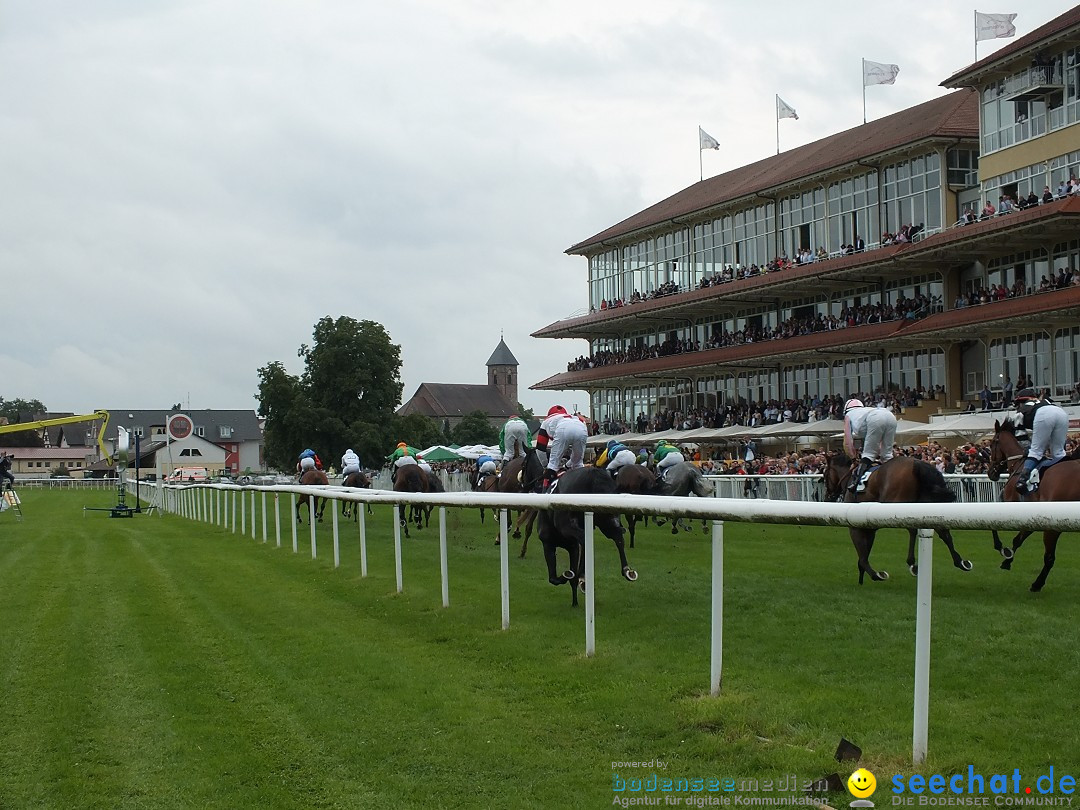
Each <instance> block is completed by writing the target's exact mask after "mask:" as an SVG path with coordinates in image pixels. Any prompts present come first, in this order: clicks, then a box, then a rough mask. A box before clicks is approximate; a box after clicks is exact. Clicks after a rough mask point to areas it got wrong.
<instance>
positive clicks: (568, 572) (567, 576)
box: [563, 569, 574, 582]
mask: <svg viewBox="0 0 1080 810" xmlns="http://www.w3.org/2000/svg"><path fill="white" fill-rule="evenodd" d="M573 578H574V572H573V571H571V570H570V569H567V570H565V571H563V579H565V580H566V581H567V582H569V581H570V580H572V579H573Z"/></svg>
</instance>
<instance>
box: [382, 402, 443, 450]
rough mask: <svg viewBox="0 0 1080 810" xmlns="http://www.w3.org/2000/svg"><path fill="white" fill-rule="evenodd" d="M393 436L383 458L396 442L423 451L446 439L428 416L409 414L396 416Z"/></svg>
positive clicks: (437, 425)
mask: <svg viewBox="0 0 1080 810" xmlns="http://www.w3.org/2000/svg"><path fill="white" fill-rule="evenodd" d="M393 430H394V435H393V438H392V439H391V441H390V442H388V444H387V448H386V450H385V451H384V452H383V455H384V456H385V455H386V454H387V453H389V452H390V451H392V450H393V449H394V445H396V444H397V443H398V442H405V444H407V445H409V446H410V447H415V448H416V449H417V450H424V449H425V448H428V447H431V446H432V445H433V444H444V443H445V442H446V437H445V436H444V435H443V433H442V431H441V430H439V423H438V422H436V421H435V420H434V419H432V418H431V417H430V416H424V415H423V414H420V413H410V414H409V415H408V416H396V417H394V422H393Z"/></svg>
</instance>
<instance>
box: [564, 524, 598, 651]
mask: <svg viewBox="0 0 1080 810" xmlns="http://www.w3.org/2000/svg"><path fill="white" fill-rule="evenodd" d="M593 540H594V538H593V513H592V512H586V513H585V571H584V574H585V655H586V657H588V658H592V657H593V656H594V655H596V577H595V576H594V575H593V556H594V555H593V551H594V550H595V549H594V543H593ZM570 567H571V568H573V567H574V561H573V560H571V561H570ZM582 573H583V572H581V571H575V572H574V576H576V577H580V576H581V575H582ZM570 587H571V588H576V587H577V584H576V583H573V582H571V583H570Z"/></svg>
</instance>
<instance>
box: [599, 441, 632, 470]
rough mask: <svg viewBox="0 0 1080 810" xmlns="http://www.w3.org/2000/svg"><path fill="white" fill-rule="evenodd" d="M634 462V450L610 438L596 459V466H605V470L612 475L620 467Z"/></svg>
mask: <svg viewBox="0 0 1080 810" xmlns="http://www.w3.org/2000/svg"><path fill="white" fill-rule="evenodd" d="M636 463H637V456H635V455H634V451H633V450H630V449H629V448H628V447H627V446H626V445H625V444H623V443H622V442H620V441H616V440H615V439H611V440H610V441H609V442H608V443H607V447H605V448H604V451H603V452H602V453H601V454H600V455H599V456H598V457H597V459H596V466H597V467H601V468H604V467H606V468H607V471H608V472H609V473H611V474H612V475H615V474H616V473H617V472H618V471H619V469H620V468H622V467H626V466H627V465H633V464H636Z"/></svg>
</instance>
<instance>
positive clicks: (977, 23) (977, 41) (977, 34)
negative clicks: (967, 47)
mask: <svg viewBox="0 0 1080 810" xmlns="http://www.w3.org/2000/svg"><path fill="white" fill-rule="evenodd" d="M975 61H976V62H978V61H979V11H978V9H976V10H975Z"/></svg>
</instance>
